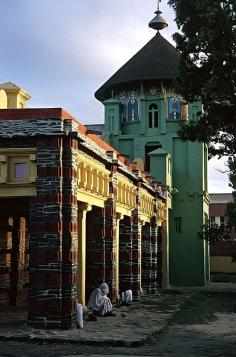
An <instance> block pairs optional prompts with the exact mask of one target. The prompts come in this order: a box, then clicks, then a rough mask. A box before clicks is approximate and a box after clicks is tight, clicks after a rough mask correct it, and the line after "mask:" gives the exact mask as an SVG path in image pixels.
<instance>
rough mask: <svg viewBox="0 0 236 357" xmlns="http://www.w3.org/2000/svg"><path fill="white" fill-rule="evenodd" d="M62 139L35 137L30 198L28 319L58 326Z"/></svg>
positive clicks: (60, 268)
mask: <svg viewBox="0 0 236 357" xmlns="http://www.w3.org/2000/svg"><path fill="white" fill-rule="evenodd" d="M61 165H62V139H57V138H40V139H38V141H37V171H38V172H37V180H36V189H37V196H36V197H35V198H31V199H30V217H29V220H30V222H29V230H30V239H29V310H28V323H29V324H30V325H32V326H34V327H38V328H61V327H62V318H61V306H62V170H61Z"/></svg>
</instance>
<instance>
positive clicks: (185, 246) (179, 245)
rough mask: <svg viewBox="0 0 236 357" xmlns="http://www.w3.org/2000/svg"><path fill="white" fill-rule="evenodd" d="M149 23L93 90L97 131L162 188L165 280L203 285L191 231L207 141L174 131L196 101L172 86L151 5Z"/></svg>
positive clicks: (202, 258) (167, 52) (197, 243)
mask: <svg viewBox="0 0 236 357" xmlns="http://www.w3.org/2000/svg"><path fill="white" fill-rule="evenodd" d="M149 26H150V27H151V28H153V29H155V30H157V33H156V35H155V36H154V37H153V38H152V39H151V40H150V41H149V42H148V43H147V44H146V45H145V46H144V47H143V48H142V49H141V50H140V51H139V52H138V53H137V54H135V55H134V56H133V57H132V58H131V59H130V60H129V61H128V62H127V63H126V64H125V65H124V66H123V67H122V68H121V69H119V70H118V71H117V72H116V73H115V74H114V75H113V76H112V77H111V78H110V79H109V80H108V81H107V82H106V83H105V84H104V85H103V86H102V87H101V88H100V89H99V90H98V91H97V92H96V93H95V96H96V98H97V99H98V100H100V101H101V102H102V103H103V104H104V107H105V129H104V131H105V136H104V139H105V140H106V141H107V142H108V143H109V144H111V145H112V146H113V147H115V148H116V149H117V150H118V151H119V152H120V153H122V154H124V155H127V156H128V157H129V160H132V161H136V162H137V163H138V165H139V167H140V168H141V169H143V170H145V171H149V172H150V173H151V175H152V177H154V178H155V179H156V180H157V181H158V182H161V184H162V187H163V188H164V190H165V194H166V196H167V199H168V207H169V209H168V239H169V242H167V247H168V248H167V251H166V253H165V254H166V255H167V271H168V266H169V274H167V279H166V283H165V285H166V286H168V283H170V285H173V286H203V285H205V284H206V283H207V282H209V249H208V245H207V244H206V243H205V242H203V241H201V240H199V239H198V238H197V232H199V230H200V227H201V225H202V224H204V222H205V220H206V218H207V217H208V204H209V197H208V194H207V190H208V188H207V164H208V153H207V147H206V146H205V145H204V144H201V143H192V142H182V141H181V140H180V138H179V137H178V131H179V130H180V128H181V127H182V126H183V125H188V122H189V121H196V120H198V113H199V111H201V110H202V105H201V102H194V103H186V102H184V101H183V99H182V98H181V97H180V96H179V95H178V93H176V92H175V90H174V88H173V83H174V78H175V73H176V69H177V65H178V60H179V53H178V52H177V50H176V49H175V48H174V47H173V46H172V45H171V44H170V43H169V42H168V41H167V40H166V39H165V38H164V37H163V36H162V35H161V34H160V30H162V29H163V28H164V27H166V26H167V23H166V21H165V20H164V19H163V18H162V16H161V12H160V11H159V8H158V11H157V12H156V16H155V18H154V19H153V20H152V21H151V22H150V23H149ZM168 243H169V244H168Z"/></svg>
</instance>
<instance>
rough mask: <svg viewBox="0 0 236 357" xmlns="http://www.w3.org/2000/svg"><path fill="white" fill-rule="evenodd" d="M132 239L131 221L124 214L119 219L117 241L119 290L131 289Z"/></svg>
mask: <svg viewBox="0 0 236 357" xmlns="http://www.w3.org/2000/svg"><path fill="white" fill-rule="evenodd" d="M132 241H133V221H132V218H131V217H127V216H125V217H124V219H123V220H121V221H120V241H119V280H120V281H119V287H120V292H123V291H126V290H129V289H131V290H132Z"/></svg>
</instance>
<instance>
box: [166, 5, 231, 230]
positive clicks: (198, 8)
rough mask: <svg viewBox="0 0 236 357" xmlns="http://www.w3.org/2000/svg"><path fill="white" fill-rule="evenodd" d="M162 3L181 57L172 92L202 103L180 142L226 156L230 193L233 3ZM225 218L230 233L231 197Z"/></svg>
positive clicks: (184, 130) (184, 127)
mask: <svg viewBox="0 0 236 357" xmlns="http://www.w3.org/2000/svg"><path fill="white" fill-rule="evenodd" d="M168 3H169V5H171V6H172V7H173V9H174V11H175V14H176V23H177V26H178V29H179V30H180V33H175V34H174V36H173V37H174V40H175V42H176V46H177V49H178V50H179V51H180V53H181V56H180V62H179V68H178V72H177V76H176V90H177V91H178V92H179V93H180V94H181V95H182V96H183V97H184V98H185V99H186V100H187V101H189V102H192V101H195V100H198V99H199V98H201V100H202V103H203V112H202V113H200V116H199V121H198V122H190V123H189V124H188V125H187V126H186V125H183V128H182V131H181V132H180V133H179V134H180V137H181V138H182V140H191V141H202V142H205V143H207V144H208V145H209V154H210V157H212V156H216V155H218V157H222V156H230V159H229V161H228V168H229V180H230V185H231V186H232V188H234V189H235V190H236V125H235V123H236V1H235V0H191V1H189V0H169V1H168ZM227 214H228V216H229V221H230V225H231V226H232V227H236V196H235V195H234V199H233V202H232V203H230V204H229V205H228V208H227ZM203 232H205V233H204V234H206V235H207V234H208V230H207V229H206V230H203ZM209 234H210V232H209Z"/></svg>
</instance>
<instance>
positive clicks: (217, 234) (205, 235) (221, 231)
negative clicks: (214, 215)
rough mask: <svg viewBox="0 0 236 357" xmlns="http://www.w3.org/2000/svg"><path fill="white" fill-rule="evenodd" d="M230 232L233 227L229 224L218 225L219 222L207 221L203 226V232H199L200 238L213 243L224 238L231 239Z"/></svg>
mask: <svg viewBox="0 0 236 357" xmlns="http://www.w3.org/2000/svg"><path fill="white" fill-rule="evenodd" d="M230 233H231V228H230V227H229V226H226V225H220V226H218V224H210V223H209V222H207V223H206V224H204V225H203V226H202V229H201V232H199V233H198V238H200V239H204V240H206V241H207V242H209V243H210V244H211V243H215V242H219V241H222V240H231V235H230Z"/></svg>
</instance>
